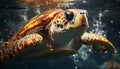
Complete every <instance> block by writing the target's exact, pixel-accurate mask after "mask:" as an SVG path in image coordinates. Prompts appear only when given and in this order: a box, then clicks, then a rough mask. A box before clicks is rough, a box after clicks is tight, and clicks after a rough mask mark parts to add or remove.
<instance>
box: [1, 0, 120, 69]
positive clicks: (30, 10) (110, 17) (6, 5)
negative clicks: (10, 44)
mask: <svg viewBox="0 0 120 69" xmlns="http://www.w3.org/2000/svg"><path fill="white" fill-rule="evenodd" d="M32 1H33V0H19V1H18V0H16V1H15V0H12V1H11V0H1V3H0V39H1V43H2V41H7V40H8V39H9V38H10V37H11V36H12V35H13V34H14V33H15V32H16V31H18V30H19V29H20V28H21V27H22V26H23V25H25V23H26V22H27V21H28V20H29V19H30V18H31V17H33V16H34V15H36V14H38V13H41V12H43V11H45V10H48V9H52V8H62V9H68V8H79V9H85V10H87V11H88V13H89V15H88V18H89V24H90V27H89V29H88V30H87V32H93V33H97V34H100V35H103V36H105V37H106V38H108V39H109V40H110V41H111V42H112V43H113V44H114V45H115V46H116V48H117V51H118V54H117V55H113V56H110V55H109V54H100V53H92V52H91V48H89V47H87V46H83V47H82V48H81V50H80V52H83V53H81V54H80V55H73V56H70V57H63V58H59V59H57V58H56V59H51V60H29V59H12V60H10V61H9V62H7V63H6V64H3V65H2V66H1V68H0V69H110V68H106V66H107V65H108V66H109V65H110V64H111V65H114V66H115V64H116V66H117V67H118V68H116V69H120V20H119V19H120V11H119V9H120V6H119V3H120V0H76V1H74V0H66V1H64V0H61V1H60V0H56V1H55V2H54V3H53V2H52V0H48V1H47V2H46V1H45V0H35V1H34V2H32ZM42 1H43V2H44V1H45V3H44V4H43V5H41V2H42ZM53 1H54V0H53ZM59 1H60V2H59ZM31 5H32V6H31ZM46 5H47V6H46ZM49 5H50V7H48V6H49ZM36 7H37V8H36Z"/></svg>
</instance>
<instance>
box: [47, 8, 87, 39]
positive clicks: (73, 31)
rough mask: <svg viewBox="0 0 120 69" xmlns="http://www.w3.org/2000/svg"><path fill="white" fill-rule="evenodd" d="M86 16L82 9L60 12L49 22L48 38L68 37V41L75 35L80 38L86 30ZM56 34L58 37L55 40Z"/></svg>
mask: <svg viewBox="0 0 120 69" xmlns="http://www.w3.org/2000/svg"><path fill="white" fill-rule="evenodd" d="M87 14H88V13H87V11H86V10H82V9H67V10H65V11H63V12H60V13H59V14H57V15H56V16H55V17H54V19H53V20H52V21H51V22H50V25H49V34H50V37H52V38H53V39H58V37H60V38H61V37H64V38H65V37H68V39H67V40H70V39H72V38H74V37H77V35H79V36H81V35H82V34H83V33H84V31H85V30H86V29H87V28H88V20H87ZM56 34H57V35H59V36H57V38H55V37H56ZM55 41H56V40H55Z"/></svg>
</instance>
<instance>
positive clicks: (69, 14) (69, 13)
mask: <svg viewBox="0 0 120 69" xmlns="http://www.w3.org/2000/svg"><path fill="white" fill-rule="evenodd" d="M73 17H74V13H73V12H72V11H65V19H66V20H68V21H71V20H72V19H73Z"/></svg>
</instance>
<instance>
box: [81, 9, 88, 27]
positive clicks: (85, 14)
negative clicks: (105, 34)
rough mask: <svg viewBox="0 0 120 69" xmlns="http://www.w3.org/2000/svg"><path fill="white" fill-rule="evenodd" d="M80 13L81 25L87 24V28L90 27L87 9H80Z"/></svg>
mask: <svg viewBox="0 0 120 69" xmlns="http://www.w3.org/2000/svg"><path fill="white" fill-rule="evenodd" d="M80 15H81V16H82V22H81V25H82V26H85V27H86V28H88V27H89V25H88V18H87V15H88V12H87V11H86V10H80Z"/></svg>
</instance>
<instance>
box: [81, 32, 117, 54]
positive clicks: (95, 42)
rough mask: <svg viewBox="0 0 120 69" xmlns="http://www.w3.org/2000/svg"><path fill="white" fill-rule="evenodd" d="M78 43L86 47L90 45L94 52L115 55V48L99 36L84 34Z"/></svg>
mask: <svg viewBox="0 0 120 69" xmlns="http://www.w3.org/2000/svg"><path fill="white" fill-rule="evenodd" d="M80 41H81V42H82V43H84V44H86V45H92V46H93V47H92V48H93V51H95V52H104V53H117V51H116V48H115V46H114V45H113V44H112V43H111V42H110V41H109V40H107V39H106V38H105V37H103V36H102V35H99V34H93V33H84V34H83V35H82V36H81V38H80Z"/></svg>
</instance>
